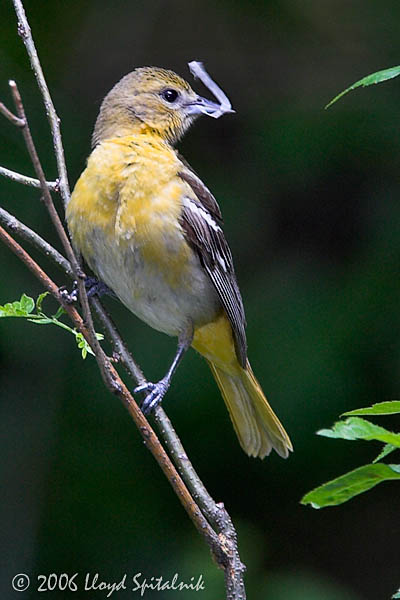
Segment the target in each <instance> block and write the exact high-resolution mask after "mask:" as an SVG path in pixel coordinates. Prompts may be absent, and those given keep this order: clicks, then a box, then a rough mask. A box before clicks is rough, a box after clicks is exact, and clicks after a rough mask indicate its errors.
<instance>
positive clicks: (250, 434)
mask: <svg viewBox="0 0 400 600" xmlns="http://www.w3.org/2000/svg"><path fill="white" fill-rule="evenodd" d="M209 365H210V368H211V371H212V373H213V375H214V377H215V380H216V382H217V384H218V387H219V389H220V391H221V394H222V396H223V398H224V400H225V404H226V406H227V408H228V411H229V414H230V417H231V420H232V423H233V426H234V429H235V431H236V434H237V436H238V438H239V442H240V445H241V446H242V448H243V450H244V451H245V452H246V454H248V455H249V456H258V457H260V458H264V457H265V456H267V455H268V454H269V453H270V452H271V450H272V449H274V450H275V451H276V452H277V453H278V454H279V455H280V456H282V457H283V458H286V457H287V456H288V454H289V451H290V450H293V447H292V443H291V441H290V439H289V436H288V434H287V433H286V431H285V429H284V428H283V425H282V424H281V422H280V421H279V419H278V417H277V416H276V414H275V413H274V411H273V410H272V408H271V406H270V404H269V403H268V401H267V399H266V397H265V396H264V393H263V391H262V389H261V386H260V384H259V383H258V381H257V379H256V378H255V376H254V374H253V371H252V369H251V367H250V364H249V362H247V365H246V369H241V368H240V370H238V371H237V372H236V373H235V374H232V373H226V372H225V371H224V370H222V369H221V368H220V367H219V366H217V365H216V364H214V363H212V362H209Z"/></svg>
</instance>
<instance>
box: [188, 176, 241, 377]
mask: <svg viewBox="0 0 400 600" xmlns="http://www.w3.org/2000/svg"><path fill="white" fill-rule="evenodd" d="M180 176H181V174H180ZM195 177H196V183H195V186H194V187H193V186H192V185H191V184H190V178H189V177H185V178H183V177H182V179H185V181H186V182H187V183H189V185H190V186H191V188H192V190H193V192H194V193H195V194H196V197H193V196H187V197H185V198H184V199H183V203H182V205H183V208H182V215H181V223H182V227H183V229H184V231H185V234H186V237H187V240H188V242H189V243H190V244H191V246H192V247H193V248H194V250H195V251H196V252H197V254H198V256H199V258H200V261H201V264H202V265H203V267H204V269H205V270H206V272H207V274H208V275H209V277H210V279H211V281H212V283H213V285H214V287H215V289H216V291H217V293H218V296H219V298H220V300H221V303H222V306H223V307H224V309H225V312H226V314H227V316H228V319H229V321H230V323H231V326H232V330H233V335H234V340H235V348H236V355H237V357H238V360H239V363H240V365H241V366H242V367H243V368H245V367H246V357H247V343H246V332H245V327H246V319H245V315H244V308H243V302H242V297H241V295H240V291H239V286H238V284H237V281H236V276H235V271H234V268H233V261H232V254H231V251H230V248H229V246H228V243H227V241H226V239H225V236H224V232H223V231H222V228H221V225H220V222H221V221H220V218H219V217H218V216H217V215H220V214H221V213H220V210H219V207H218V204H217V202H216V200H215V198H214V197H213V196H212V195H211V193H210V192H209V191H208V190H207V188H206V187H205V186H204V185H203V184H202V182H201V180H200V179H199V178H198V177H197V176H195ZM196 190H197V191H196ZM210 196H211V198H212V200H213V203H212V210H210V209H209V204H207V203H204V201H202V199H203V198H204V197H206V198H208V199H209V197H210Z"/></svg>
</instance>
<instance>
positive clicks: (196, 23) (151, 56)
mask: <svg viewBox="0 0 400 600" xmlns="http://www.w3.org/2000/svg"><path fill="white" fill-rule="evenodd" d="M26 9H27V13H28V17H29V19H30V23H31V26H32V30H33V34H34V37H35V40H36V44H37V48H38V51H39V54H40V57H41V60H42V65H43V68H44V70H45V73H46V76H47V81H48V84H49V86H50V89H51V91H52V94H53V99H54V102H55V104H56V107H57V110H58V113H59V115H60V117H61V119H62V131H63V138H64V145H65V152H66V158H67V163H68V167H69V176H70V181H71V184H73V183H74V182H75V181H76V179H77V177H78V176H79V174H80V172H81V171H82V169H83V168H84V165H85V159H86V156H87V155H88V153H89V145H90V142H89V141H90V136H91V131H92V127H93V123H94V120H95V118H96V115H97V112H98V109H99V105H100V102H101V99H102V97H103V96H104V94H105V93H106V92H107V91H108V90H109V89H110V87H111V86H112V85H113V84H114V83H115V82H116V81H117V80H118V79H119V78H120V77H121V76H123V75H124V74H126V73H127V72H129V71H130V70H132V69H133V68H134V67H136V66H142V65H157V66H163V67H167V68H172V69H175V70H176V71H177V72H178V73H180V74H182V75H183V76H186V77H188V78H189V80H190V76H189V74H188V69H187V66H186V63H187V62H188V61H190V60H192V59H199V60H204V61H205V64H206V66H207V68H208V69H209V71H210V73H211V74H212V75H213V76H214V77H215V79H216V80H217V81H218V83H219V84H220V85H221V86H222V87H223V89H224V90H225V91H226V92H227V94H228V95H229V97H230V98H231V100H232V104H233V106H234V108H235V109H236V114H234V115H227V116H225V117H224V118H222V119H220V120H218V121H215V120H212V119H206V118H203V119H202V120H201V121H200V122H199V123H197V124H196V126H195V127H194V128H193V130H192V131H191V132H190V134H189V135H188V136H187V138H186V139H185V140H184V141H183V143H182V144H181V145H180V150H181V152H182V153H183V154H184V156H185V157H186V159H187V160H188V161H189V162H190V163H191V164H192V165H193V167H194V168H195V169H196V170H197V171H198V173H199V174H200V176H201V177H202V178H203V180H204V181H205V182H206V184H207V185H208V186H209V187H210V188H211V189H212V191H213V192H214V194H215V195H216V197H217V199H218V201H219V202H220V204H221V207H222V210H223V214H224V218H225V230H226V234H227V237H228V239H229V241H230V244H231V247H232V250H233V254H234V258H235V264H236V270H237V275H238V279H239V283H240V285H241V289H242V293H243V297H244V302H245V307H246V312H247V320H248V329H247V331H248V342H249V356H250V359H251V362H252V365H253V368H254V371H255V372H256V374H257V376H258V378H259V379H260V382H261V383H262V385H263V387H264V389H265V391H266V393H267V396H268V397H269V399H270V400H271V402H272V404H273V405H274V408H275V409H276V411H277V413H278V414H279V416H280V417H281V419H282V421H283V423H284V424H285V426H286V428H287V430H288V431H289V432H290V434H291V437H292V439H293V442H294V447H295V452H294V454H293V455H291V457H290V458H289V459H288V460H287V461H284V460H282V459H280V458H279V457H278V456H275V455H274V456H271V457H269V458H268V459H266V460H265V461H263V462H261V461H259V460H255V459H249V458H247V457H246V456H245V455H244V453H243V452H242V451H241V449H240V447H239V445H238V443H237V440H236V437H235V435H234V433H233V430H232V427H231V425H230V421H229V417H228V415H227V412H226V410H225V407H224V405H223V402H222V400H221V398H220V396H219V393H218V390H217V387H216V385H215V383H214V381H213V380H212V377H211V375H210V373H209V372H208V369H207V366H206V364H205V363H204V361H203V360H202V359H201V358H200V357H199V356H196V355H195V353H194V352H192V351H191V352H190V353H189V355H188V356H187V357H186V358H185V360H184V362H183V364H182V366H181V367H180V368H179V371H178V373H177V375H176V377H175V379H174V383H173V385H172V388H171V390H170V392H169V393H168V396H167V398H166V400H165V408H166V410H167V412H168V414H169V415H170V417H171V418H172V420H173V422H174V424H175V426H176V429H177V431H178V433H179V435H180V436H181V438H182V441H183V443H184V445H185V447H186V450H187V451H188V453H189V455H190V457H191V459H192V460H193V463H194V465H195V467H196V468H197V469H198V472H199V474H200V476H201V477H202V478H203V480H204V482H205V484H206V485H207V487H208V489H209V490H210V492H211V493H212V494H213V496H214V498H215V499H216V500H218V501H223V502H224V503H225V505H226V507H227V508H228V510H229V512H230V514H231V515H232V517H233V520H234V522H235V524H236V526H237V529H238V534H239V544H240V551H241V556H242V559H243V561H244V562H245V563H246V564H247V567H248V571H247V576H246V584H247V590H248V596H249V598H253V599H257V600H261V599H264V598H271V600H361V599H362V600H378V599H379V600H385V599H388V598H389V597H390V595H391V594H392V593H394V592H395V590H396V589H397V588H398V587H399V586H400V568H399V556H398V553H399V545H398V544H399V542H398V540H399V534H400V526H399V501H398V499H399V490H398V486H396V484H395V483H387V484H383V485H382V486H380V487H377V488H375V489H374V490H373V491H371V492H369V493H368V494H366V495H364V496H360V497H358V498H356V499H355V500H353V501H352V502H350V503H349V504H346V505H342V506H340V507H338V508H330V509H326V510H322V511H315V510H313V509H311V508H309V507H303V506H300V504H299V499H300V498H301V496H302V495H303V494H304V493H305V492H306V491H308V490H309V489H310V488H311V487H314V486H316V485H317V484H319V483H322V482H323V481H325V480H327V479H329V478H333V477H334V476H336V475H339V474H341V473H342V472H344V471H346V470H350V469H352V468H355V467H356V466H358V465H361V464H364V463H366V462H369V461H370V460H371V459H372V458H374V456H375V455H376V454H377V453H378V451H379V446H374V445H373V443H372V442H371V443H370V444H368V443H366V442H365V443H352V442H345V441H335V440H329V439H325V438H321V437H318V436H316V435H315V431H316V430H318V429H320V428H322V427H326V426H329V425H330V424H332V422H333V421H334V420H335V419H336V418H337V417H338V415H339V414H340V413H341V412H343V411H344V410H350V409H352V408H356V407H359V406H365V405H368V404H370V403H372V402H379V401H383V400H390V399H396V398H398V397H399V395H398V392H399V377H398V371H399V363H400V345H399V285H398V266H399V258H400V238H399V235H398V231H399V225H400V205H399V196H400V194H399V192H400V179H399V164H400V137H399V114H400V80H394V81H391V82H389V83H385V84H383V85H380V86H377V87H372V88H368V89H366V90H362V91H357V92H355V93H353V94H352V95H350V96H348V97H346V98H345V99H344V100H342V101H341V102H340V103H339V104H337V105H335V106H334V107H333V108H331V109H330V110H329V111H326V112H325V111H324V110H323V106H324V105H325V104H326V103H327V102H328V101H329V100H330V99H331V98H332V97H333V96H334V95H335V94H336V93H337V92H339V91H340V90H342V89H343V88H344V87H346V86H347V85H349V84H351V83H352V82H353V81H355V80H357V79H359V78H361V77H363V76H364V75H367V74H368V73H372V72H373V71H376V70H379V69H382V68H385V67H389V66H393V65H396V64H399V62H400V59H399V56H400V53H399V40H400V36H399V23H400V4H399V2H397V1H396V0H384V1H383V2H376V1H375V0H351V1H347V2H345V1H336V2H333V1H326V2H319V1H318V0H309V1H307V2H302V1H300V0H286V1H284V0H281V1H279V0H277V1H270V2H267V1H264V2H261V1H258V2H257V1H255V2H245V1H243V0H242V1H240V0H236V1H230V2H228V1H225V2H211V1H208V0H203V1H202V2H192V1H188V2H179V1H175V2H164V1H161V0H159V1H156V2H155V1H153V0H151V1H148V2H131V1H127V0H116V1H113V2H110V1H107V0H96V1H94V0H90V1H86V2H83V1H80V2H79V1H74V2H67V1H66V0H58V1H55V0H52V2H45V1H42V2H37V1H36V2H26ZM0 31H1V43H0V97H1V99H2V100H4V101H6V103H7V104H8V105H9V106H11V99H10V95H9V92H8V86H7V80H8V79H10V78H14V79H16V80H17V82H18V84H19V85H20V89H21V92H22V94H23V98H24V101H25V105H26V109H27V113H28V116H29V118H30V121H31V125H32V131H33V134H34V137H35V140H36V142H37V145H38V148H39V150H40V155H41V158H42V160H43V164H44V166H45V170H46V174H47V177H48V178H49V179H51V178H54V177H55V175H56V170H55V164H54V158H53V156H52V143H51V138H50V135H49V131H48V126H47V122H46V119H45V116H44V112H43V108H42V105H41V99H40V97H39V94H38V92H37V89H36V87H35V83H34V78H33V75H32V73H31V72H30V68H29V64H28V61H27V58H26V54H25V50H24V47H23V44H22V42H21V40H20V39H19V38H18V36H17V35H16V20H15V16H14V14H13V9H12V5H11V2H2V3H1V7H0ZM195 87H196V89H198V91H200V92H201V93H204V90H203V89H202V86H201V84H195ZM0 164H2V165H4V166H7V167H9V168H13V169H15V170H18V171H21V172H23V173H26V174H33V172H32V167H31V166H30V164H29V161H28V160H27V158H26V150H25V148H24V144H23V141H22V137H21V135H20V134H19V132H18V131H17V130H16V129H15V128H13V127H12V125H11V124H10V123H8V122H7V121H6V120H5V119H1V122H0ZM0 183H1V186H2V187H1V192H0V202H1V205H2V206H4V207H5V208H7V209H8V210H9V211H11V212H13V213H15V214H16V215H17V216H18V217H19V218H21V219H22V220H24V221H25V222H26V223H28V224H29V225H30V226H32V227H33V228H35V229H36V230H37V231H39V232H40V233H41V235H43V236H45V237H47V238H48V239H49V240H50V241H51V242H53V243H54V244H56V245H57V246H59V244H58V241H57V239H56V237H55V235H54V233H53V231H52V228H51V226H50V225H49V219H48V216H47V214H46V212H45V210H44V208H43V206H42V205H41V204H40V201H39V193H38V192H37V191H35V190H32V189H26V188H23V187H22V186H19V185H18V184H14V183H11V182H9V181H7V180H2V181H1V182H0ZM60 208H61V207H60ZM35 256H37V255H36V254H35ZM0 259H1V263H0V282H1V283H0V303H1V304H3V303H4V302H6V301H10V300H14V299H17V298H19V296H20V294H21V293H22V292H26V293H28V294H29V295H31V296H36V295H37V294H38V293H40V292H41V291H42V290H41V288H40V286H39V285H38V283H37V282H36V281H35V279H33V277H32V276H31V275H30V274H29V273H28V272H27V271H26V269H25V268H24V267H23V266H22V265H21V264H20V263H19V262H18V260H17V259H16V258H15V257H14V256H13V255H12V254H11V253H10V252H9V250H8V249H6V248H5V247H0ZM40 261H41V263H42V264H43V265H44V266H45V267H47V266H48V265H47V264H46V260H45V259H43V258H42V257H40ZM49 271H50V273H51V274H52V275H53V276H54V277H55V278H56V281H57V282H58V283H59V284H60V285H62V284H64V283H66V281H65V279H64V278H63V276H62V275H60V274H59V273H58V272H56V271H55V270H54V269H53V268H52V267H49ZM106 304H107V306H108V307H109V309H110V310H111V311H112V313H113V316H114V318H115V320H116V321H117V323H118V325H119V327H120V329H121V330H122V332H123V334H124V336H125V338H126V339H127V340H128V342H129V345H130V348H131V349H132V351H133V353H134V355H135V357H136V358H137V360H138V361H139V363H140V364H141V365H142V367H143V369H144V371H145V373H146V374H147V376H148V377H149V378H150V379H153V380H155V379H157V378H158V377H160V376H161V375H162V374H163V373H164V371H165V369H166V366H167V365H168V362H169V361H170V359H171V357H172V355H173V352H174V350H175V341H174V340H171V339H169V338H167V337H166V336H163V335H161V334H157V333H156V332H153V331H152V330H150V329H149V328H148V327H147V326H145V325H144V324H142V323H140V322H139V321H138V320H137V319H136V318H135V317H133V316H132V315H130V314H129V313H128V312H127V311H126V310H125V309H124V308H123V307H121V306H119V305H118V304H117V303H116V302H114V301H112V300H110V299H108V300H106ZM47 308H48V311H49V312H52V311H55V305H54V304H53V301H52V300H49V301H48V302H47ZM0 336H1V337H0V361H1V371H0V380H1V418H0V422H1V429H2V436H1V455H2V460H1V463H2V492H3V494H2V505H1V514H2V532H3V534H4V542H3V543H2V559H1V585H2V591H1V597H2V598H3V599H7V600H8V598H10V599H13V598H36V597H38V596H39V594H38V593H37V592H35V591H31V592H30V593H29V592H26V593H25V594H19V595H18V594H17V592H13V591H12V590H11V586H10V580H11V578H12V576H13V575H14V574H15V573H18V572H26V573H28V574H29V575H30V576H31V578H32V579H33V581H35V577H36V576H37V574H41V573H43V574H48V573H52V572H55V573H63V572H67V573H70V574H73V573H75V572H79V574H80V575H79V579H78V581H79V582H80V584H81V589H80V591H79V592H77V593H75V594H67V593H56V592H51V593H48V594H47V597H50V598H66V597H68V598H69V597H72V598H77V599H80V598H82V599H86V598H94V599H97V598H104V597H105V594H104V593H100V592H97V593H96V592H86V593H85V592H84V591H83V590H82V582H83V578H84V574H85V573H86V572H90V573H92V574H93V573H96V572H98V573H99V574H100V577H101V578H102V579H103V580H105V581H114V580H117V581H119V580H120V578H121V577H122V575H123V574H124V573H127V574H128V576H129V577H131V576H132V575H135V574H136V573H139V572H141V573H143V576H146V577H147V578H150V577H152V576H154V577H158V576H160V575H162V576H163V577H164V579H168V578H171V577H172V575H173V574H174V573H175V572H178V573H179V576H180V578H181V579H183V580H190V577H192V576H194V577H196V578H197V577H198V575H199V574H200V573H201V574H203V577H204V580H205V584H206V591H204V592H198V593H197V595H196V593H195V592H191V593H187V592H186V593H185V592H180V593H179V592H175V593H174V592H169V593H167V592H163V593H156V592H154V593H151V592H147V593H146V595H145V596H144V597H145V598H149V599H152V598H154V599H155V598H157V599H161V598H164V597H165V598H172V597H177V598H182V599H184V598H189V597H190V598H197V597H198V598H207V599H210V600H211V599H218V600H219V599H222V598H223V596H224V592H223V578H222V574H221V573H220V572H218V571H217V570H216V568H215V566H214V565H213V563H212V561H211V558H210V556H209V552H208V550H207V548H206V547H205V545H204V543H203V541H202V540H201V539H200V538H199V536H198V535H197V533H196V532H195V530H194V528H193V526H192V524H191V523H190V521H189V519H188V518H187V516H186V514H185V513H184V511H183V509H182V508H181V506H180V505H179V503H178V501H177V499H176V498H175V496H174V494H173V493H172V491H171V489H170V487H169V484H168V483H167V482H166V480H165V478H164V477H163V476H162V474H161V472H160V470H159V468H158V467H157V466H156V464H155V462H154V460H153V459H152V457H151V455H150V454H149V452H148V451H147V450H146V449H145V448H144V446H143V443H142V442H141V438H140V436H139V435H138V433H137V431H136V430H135V427H134V425H133V423H132V422H131V420H130V418H129V416H128V414H127V413H126V411H125V410H124V409H123V407H122V406H121V405H120V404H119V402H118V401H117V400H116V398H114V397H112V396H111V395H110V394H109V393H107V392H106V391H105V389H104V388H103V386H102V384H101V383H100V381H99V375H98V372H97V367H96V365H95V362H94V360H93V359H92V358H90V357H89V358H88V359H87V360H86V361H85V362H82V360H81V359H80V355H79V353H78V351H77V350H76V348H75V346H74V341H73V338H72V336H69V335H68V334H66V333H64V332H63V331H61V330H58V329H56V328H51V327H39V326H35V325H33V324H30V323H26V322H22V321H17V320H2V322H1V323H0ZM379 423H381V424H387V425H390V426H391V427H395V424H394V419H392V420H390V421H386V422H385V421H384V420H380V421H379ZM393 461H395V458H394V459H393ZM396 544H397V547H396ZM34 586H35V584H33V587H34ZM42 596H43V594H42V595H40V597H42ZM45 596H46V595H45ZM112 597H113V598H131V597H133V598H135V597H140V596H139V594H138V593H136V594H132V593H131V592H130V591H129V590H127V591H126V592H119V593H118V594H117V593H116V594H115V595H114V596H112Z"/></svg>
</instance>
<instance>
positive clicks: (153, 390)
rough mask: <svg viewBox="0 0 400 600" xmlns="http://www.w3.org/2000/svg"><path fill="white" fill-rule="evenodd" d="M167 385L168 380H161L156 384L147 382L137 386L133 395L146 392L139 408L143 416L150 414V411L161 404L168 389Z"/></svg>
mask: <svg viewBox="0 0 400 600" xmlns="http://www.w3.org/2000/svg"><path fill="white" fill-rule="evenodd" d="M169 384H170V382H169V381H168V379H161V380H160V381H159V382H158V383H151V381H147V382H146V383H143V384H142V385H138V387H136V388H135V389H134V390H133V393H134V394H139V393H140V392H148V394H147V396H146V398H145V399H144V400H143V402H142V404H141V407H140V408H141V410H142V413H143V414H144V415H148V414H149V413H151V411H152V410H154V409H155V408H156V407H157V406H158V405H159V404H160V403H161V401H162V399H163V398H164V396H165V394H166V392H167V390H168V388H169Z"/></svg>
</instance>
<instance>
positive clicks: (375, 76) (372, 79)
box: [325, 66, 400, 109]
mask: <svg viewBox="0 0 400 600" xmlns="http://www.w3.org/2000/svg"><path fill="white" fill-rule="evenodd" d="M398 75H400V66H398V67H391V68H390V69H384V70H383V71H377V72H376V73H372V74H371V75H367V76H366V77H363V78H362V79H360V80H359V81H356V83H353V85H351V86H350V87H348V88H346V89H345V90H344V91H343V92H340V94H338V95H337V96H335V97H334V98H333V100H331V101H330V102H328V104H327V105H326V106H325V109H327V108H329V107H330V106H332V104H334V102H336V101H337V100H339V98H341V97H342V96H344V95H345V94H347V93H348V92H351V91H352V90H355V89H356V88H358V87H367V86H368V85H373V84H374V83H382V81H387V80H388V79H393V78H394V77H397V76H398Z"/></svg>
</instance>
